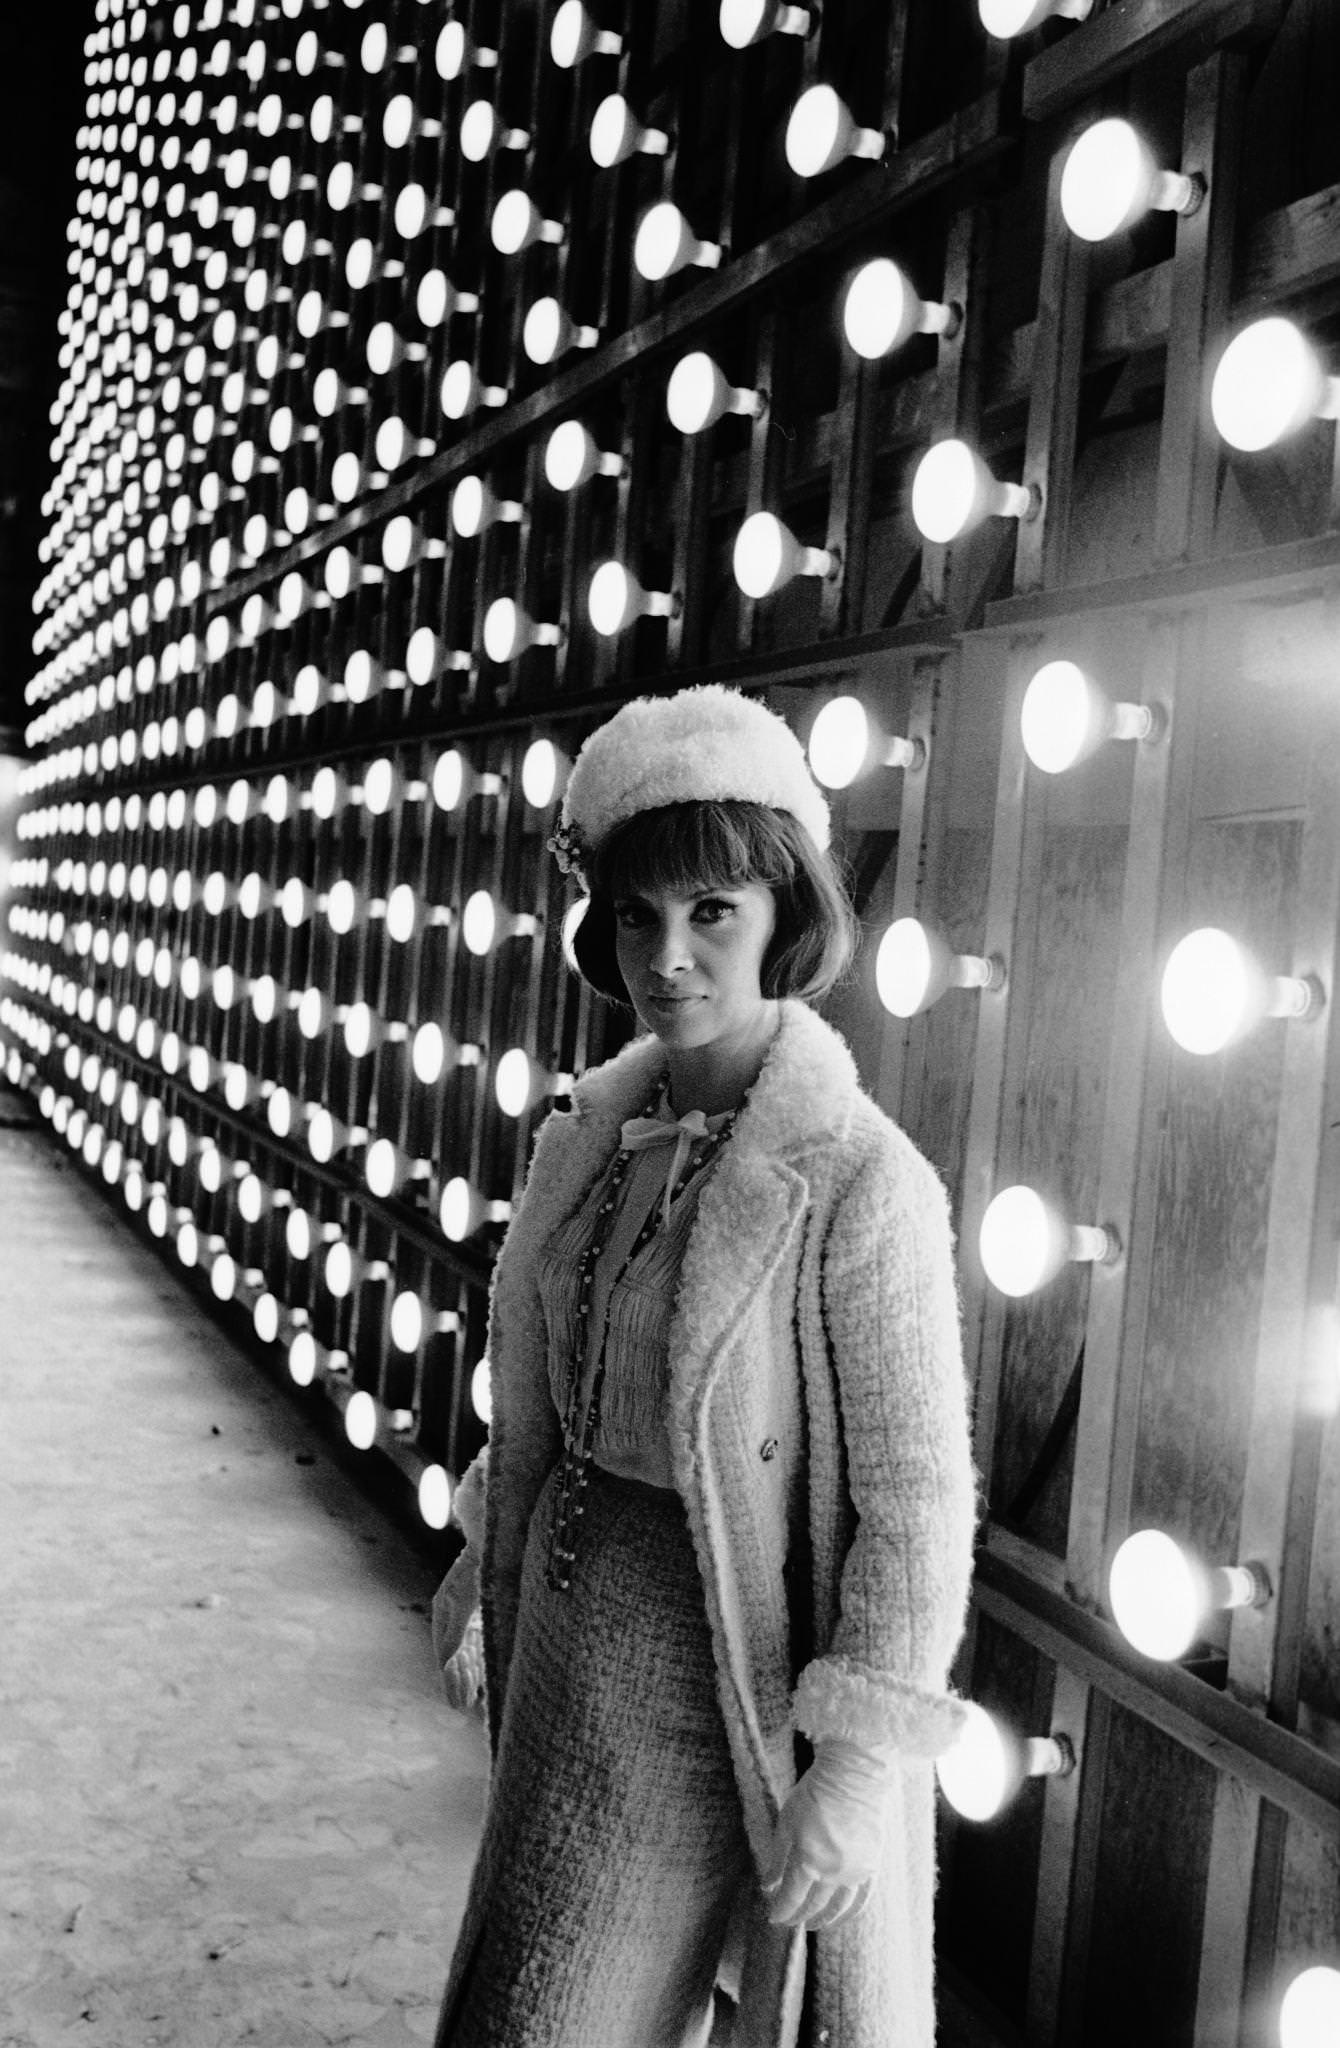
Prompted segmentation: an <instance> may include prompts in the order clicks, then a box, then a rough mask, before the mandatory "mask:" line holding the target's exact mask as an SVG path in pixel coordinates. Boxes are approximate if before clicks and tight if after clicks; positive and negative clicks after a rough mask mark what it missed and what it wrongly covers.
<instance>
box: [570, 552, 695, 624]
mask: <svg viewBox="0 0 1340 2048" xmlns="http://www.w3.org/2000/svg"><path fill="white" fill-rule="evenodd" d="M586 609H587V616H588V618H589V619H590V621H591V624H592V626H593V627H594V628H595V630H596V632H597V633H599V634H601V635H603V636H604V637H606V638H613V636H614V635H615V634H616V633H622V632H623V630H624V628H625V627H626V626H629V625H631V624H632V622H633V620H634V619H636V618H640V617H642V616H656V617H659V618H670V617H672V616H673V615H674V613H675V612H677V611H678V610H679V601H678V599H677V598H676V597H675V595H674V593H673V592H672V591H668V590H644V589H643V588H642V585H641V584H640V583H639V582H638V580H637V578H636V577H635V576H634V575H632V574H631V572H630V571H629V570H627V569H625V568H624V566H623V563H622V562H602V563H601V564H600V566H599V568H598V569H597V570H596V572H595V574H594V575H593V577H592V578H591V586H590V589H589V590H588V592H587V597H586Z"/></svg>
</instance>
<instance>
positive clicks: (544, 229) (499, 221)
mask: <svg viewBox="0 0 1340 2048" xmlns="http://www.w3.org/2000/svg"><path fill="white" fill-rule="evenodd" d="M564 233H565V230H564V228H563V224H562V222H561V221H556V220H546V219H545V218H544V216H543V215H542V214H541V212H540V209H539V208H538V206H536V204H535V202H534V201H533V200H532V199H531V198H530V197H529V196H528V194H526V193H525V192H523V191H522V190H521V188H520V186H516V187H515V188H514V189H513V190H512V191H510V192H504V193H503V195H502V198H501V199H500V200H499V201H498V203H497V205H496V206H495V207H494V209H493V217H492V219H491V221H490V222H489V239H490V240H491V241H492V243H493V246H494V248H495V249H496V250H497V251H498V253H499V255H500V256H516V255H519V254H520V252H521V251H522V250H523V249H528V248H529V247H530V246H531V244H532V243H533V242H555V243H557V242H561V241H562V240H563V237H564Z"/></svg>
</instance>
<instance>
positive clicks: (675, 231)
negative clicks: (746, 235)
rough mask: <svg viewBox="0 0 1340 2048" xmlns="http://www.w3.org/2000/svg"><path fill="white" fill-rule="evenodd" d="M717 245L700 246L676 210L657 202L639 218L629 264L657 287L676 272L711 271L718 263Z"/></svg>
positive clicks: (719, 251)
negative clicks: (631, 261)
mask: <svg viewBox="0 0 1340 2048" xmlns="http://www.w3.org/2000/svg"><path fill="white" fill-rule="evenodd" d="M721 257H722V249H721V244H720V243H719V242H703V241H700V240H699V239H698V237H697V236H696V235H695V234H694V232H693V230H692V228H691V227H690V226H689V224H688V222H687V220H685V218H684V216H683V214H682V213H681V212H680V210H679V208H678V207H677V206H675V205H674V204H673V203H672V202H671V201H670V200H668V199H663V200H660V201H659V202H658V203H657V204H656V205H655V206H653V207H652V208H651V210H650V212H649V213H646V214H644V215H643V217H642V220H641V222H640V223H639V226H638V231H637V235H636V237H635V239H634V242H633V264H634V267H635V268H636V270H637V273H638V276H639V277H645V278H646V279H647V281H648V283H650V284H660V283H661V282H662V281H663V279H665V278H667V277H673V276H674V275H675V274H676V272H677V271H680V270H685V269H687V268H689V267H690V266H696V267H697V268H699V269H702V270H715V269H716V268H717V267H718V265H719V264H720V262H721Z"/></svg>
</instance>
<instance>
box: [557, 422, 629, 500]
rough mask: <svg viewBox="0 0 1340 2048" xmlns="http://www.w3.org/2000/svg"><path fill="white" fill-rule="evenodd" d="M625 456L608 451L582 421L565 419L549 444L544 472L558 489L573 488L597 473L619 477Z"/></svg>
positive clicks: (566, 489)
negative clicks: (600, 445)
mask: <svg viewBox="0 0 1340 2048" xmlns="http://www.w3.org/2000/svg"><path fill="white" fill-rule="evenodd" d="M623 466H624V465H623V457H622V456H621V455H612V454H606V453H604V452H603V451H602V450H601V449H600V448H599V447H598V446H597V444H596V439H595V436H594V434H592V433H591V432H590V431H589V429H588V428H586V427H584V426H583V425H582V422H581V421H580V420H564V421H563V422H562V424H561V425H559V426H557V427H555V428H554V431H553V433H552V434H551V435H550V436H549V439H548V441H547V442H546V443H545V450H544V473H545V476H546V477H547V478H548V480H549V482H550V483H551V484H552V485H553V487H554V489H555V490H556V491H573V490H576V489H577V487H578V485H579V484H584V483H586V482H587V481H588V480H589V479H590V478H591V477H593V476H619V475H621V474H622V471H623Z"/></svg>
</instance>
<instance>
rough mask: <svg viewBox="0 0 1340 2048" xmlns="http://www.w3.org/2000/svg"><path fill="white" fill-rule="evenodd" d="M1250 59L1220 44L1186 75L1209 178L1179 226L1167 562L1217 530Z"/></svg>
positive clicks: (1160, 538) (1166, 462)
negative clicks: (1224, 347)
mask: <svg viewBox="0 0 1340 2048" xmlns="http://www.w3.org/2000/svg"><path fill="white" fill-rule="evenodd" d="M1245 66H1246V60H1245V58H1243V57H1242V56H1240V55H1237V54H1232V53H1229V52H1226V51H1217V52H1216V53H1215V55H1214V56H1213V57H1211V58H1209V59H1208V60H1207V61H1206V62H1205V63H1203V64H1198V65H1197V66H1196V67H1195V69H1194V70H1193V71H1192V72H1191V73H1190V75H1189V76H1188V78H1187V86H1186V111H1185V114H1184V117H1183V123H1182V163H1181V169H1182V170H1183V171H1185V172H1186V173H1187V174H1188V176H1197V177H1201V178H1203V179H1204V181H1205V188H1206V190H1205V198H1204V200H1203V201H1202V203H1201V206H1200V208H1199V210H1198V211H1197V212H1195V213H1193V214H1191V215H1189V216H1187V217H1185V218H1183V219H1181V220H1179V222H1178V224H1177V250H1176V254H1175V256H1174V259H1173V279H1172V306H1171V312H1170V317H1169V322H1168V348H1167V358H1166V361H1167V368H1166V370H1165V373H1164V385H1163V428H1162V431H1161V433H1160V436H1159V491H1158V501H1157V506H1156V512H1155V523H1154V549H1155V554H1156V556H1157V559H1158V560H1159V561H1161V562H1174V561H1179V560H1182V559H1183V558H1185V557H1187V556H1194V555H1200V554H1204V553H1205V552H1206V550H1207V549H1208V547H1209V545H1210V542H1211V539H1212V537H1213V533H1214V510H1215V485H1216V482H1217V478H1218V471H1219V464H1220V460H1221V456H1220V451H1219V445H1218V442H1217V439H1216V437H1215V436H1214V435H1213V433H1212V432H1210V431H1209V428H1208V423H1207V421H1206V417H1205V399H1204V379H1205V369H1206V363H1207V360H1208V356H1209V350H1210V347H1211V345H1212V344H1213V343H1214V342H1215V341H1216V340H1217V339H1218V337H1219V335H1220V334H1221V333H1222V332H1223V329H1224V326H1225V322H1226V319H1227V314H1228V306H1229V291H1230V287H1231V284H1232V275H1233V247H1234V238H1235V235H1236V230H1237V199H1238V183H1239V167H1240V164H1241V159H1242V143H1243V122H1244V118H1245V102H1246V68H1245Z"/></svg>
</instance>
